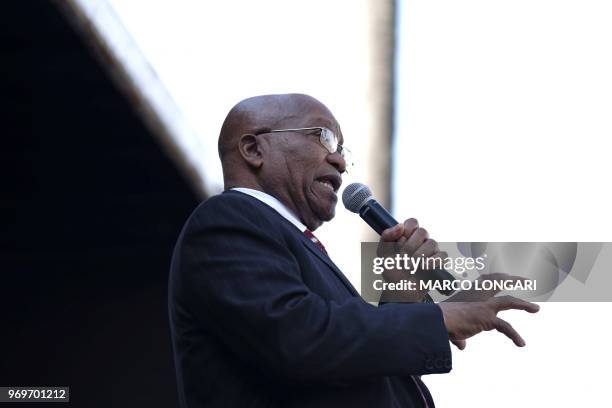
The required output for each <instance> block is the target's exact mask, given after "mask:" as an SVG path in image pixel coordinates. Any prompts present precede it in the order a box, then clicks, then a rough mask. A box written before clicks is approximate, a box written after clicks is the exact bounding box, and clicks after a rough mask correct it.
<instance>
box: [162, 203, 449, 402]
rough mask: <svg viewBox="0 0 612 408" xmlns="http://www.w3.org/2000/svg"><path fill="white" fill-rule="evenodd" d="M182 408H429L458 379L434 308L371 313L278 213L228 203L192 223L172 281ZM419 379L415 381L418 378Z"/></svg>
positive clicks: (397, 307) (390, 307)
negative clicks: (444, 383) (442, 386)
mask: <svg viewBox="0 0 612 408" xmlns="http://www.w3.org/2000/svg"><path fill="white" fill-rule="evenodd" d="M169 283H170V285H169V311H170V323H171V329H172V340H173V347H174V359H175V364H176V370H177V381H178V392H179V400H180V404H181V407H189V408H196V407H241V408H242V407H345V406H346V407H413V406H423V402H422V397H421V394H420V391H419V389H418V388H417V386H416V385H415V381H418V382H419V384H420V387H421V388H422V390H423V393H424V394H425V396H426V398H427V399H428V400H429V405H430V406H433V402H432V401H431V396H430V395H429V392H428V391H427V389H426V388H425V386H424V384H423V383H422V382H420V378H419V377H418V375H420V374H431V373H445V372H448V371H450V368H451V353H450V347H449V342H448V334H447V332H446V329H445V327H444V322H443V318H442V313H441V311H440V308H439V307H438V306H437V305H435V304H411V305H409V304H386V305H384V306H381V307H375V306H372V305H370V304H368V303H367V302H365V301H364V300H363V299H362V298H361V297H360V296H359V294H358V293H357V292H356V291H355V289H354V288H353V286H352V285H351V284H350V282H349V281H348V280H347V279H346V278H345V276H344V275H343V274H342V272H341V271H340V270H339V269H338V268H337V267H336V266H335V265H334V263H333V262H332V261H331V259H329V257H327V256H326V255H325V254H324V253H323V252H322V251H321V250H320V249H319V248H317V247H316V246H315V245H314V244H313V243H312V242H311V241H310V240H309V239H308V238H306V237H305V236H304V234H303V233H302V232H300V231H298V229H297V228H295V226H294V225H293V224H291V223H290V222H289V221H287V220H286V219H284V218H283V217H282V216H281V215H279V214H278V213H277V212H276V211H275V210H274V209H272V208H271V207H269V206H268V205H266V204H264V203H262V202H260V201H259V200H257V199H255V198H253V197H251V196H249V195H246V194H243V193H240V192H237V191H226V192H224V193H223V194H221V195H218V196H215V197H212V198H210V199H209V200H207V201H205V202H204V203H202V204H201V205H200V206H199V207H198V208H197V209H196V210H195V211H194V213H193V214H192V215H191V216H190V218H189V219H188V221H187V223H186V225H185V227H184V229H183V231H182V232H181V235H180V237H179V239H178V243H177V245H176V248H175V251H174V256H173V259H172V266H171V272H170V282H169ZM412 375H414V376H415V377H412Z"/></svg>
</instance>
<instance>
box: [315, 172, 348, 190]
mask: <svg viewBox="0 0 612 408" xmlns="http://www.w3.org/2000/svg"><path fill="white" fill-rule="evenodd" d="M315 182H316V183H318V184H320V185H322V186H323V187H324V188H326V189H328V190H329V191H331V192H332V193H334V194H335V193H336V192H337V191H338V189H339V188H340V184H342V180H341V179H340V177H338V176H335V175H328V176H322V177H318V178H317V179H315Z"/></svg>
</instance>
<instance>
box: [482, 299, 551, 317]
mask: <svg viewBox="0 0 612 408" xmlns="http://www.w3.org/2000/svg"><path fill="white" fill-rule="evenodd" d="M489 301H490V302H492V303H493V307H494V308H495V312H496V313H497V312H500V311H502V310H510V309H517V310H524V311H526V312H529V313H536V312H537V311H538V310H540V306H538V305H536V304H535V303H531V302H527V301H526V300H523V299H519V298H515V297H513V296H499V297H494V298H491V299H489Z"/></svg>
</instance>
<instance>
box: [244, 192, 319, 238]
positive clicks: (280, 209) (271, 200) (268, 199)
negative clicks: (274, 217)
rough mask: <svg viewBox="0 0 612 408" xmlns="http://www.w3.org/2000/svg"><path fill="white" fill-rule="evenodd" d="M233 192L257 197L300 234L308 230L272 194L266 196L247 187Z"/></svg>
mask: <svg viewBox="0 0 612 408" xmlns="http://www.w3.org/2000/svg"><path fill="white" fill-rule="evenodd" d="M232 190H236V191H240V192H241V193H244V194H248V195H250V196H251V197H255V198H256V199H258V200H259V201H261V202H262V203H264V204H267V205H269V206H270V207H272V208H273V209H274V210H275V211H276V212H277V213H279V214H280V215H281V216H283V218H285V219H286V220H287V221H289V222H290V223H292V224H293V225H295V227H296V228H297V229H299V230H300V232H304V231H305V230H307V229H308V228H307V227H306V226H305V225H304V224H302V223H301V222H300V220H299V219H298V218H297V217H296V216H295V215H294V214H293V213H292V212H291V210H289V209H288V208H287V206H286V205H285V204H283V203H281V202H280V201H279V200H278V199H276V198H275V197H272V196H271V195H270V194H266V193H264V192H263V191H259V190H253V189H252V188H245V187H234V188H232Z"/></svg>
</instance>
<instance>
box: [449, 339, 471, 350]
mask: <svg viewBox="0 0 612 408" xmlns="http://www.w3.org/2000/svg"><path fill="white" fill-rule="evenodd" d="M451 343H453V344H454V345H455V346H457V348H458V349H459V350H464V349H465V346H466V345H467V342H466V341H465V340H452V339H451Z"/></svg>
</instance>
